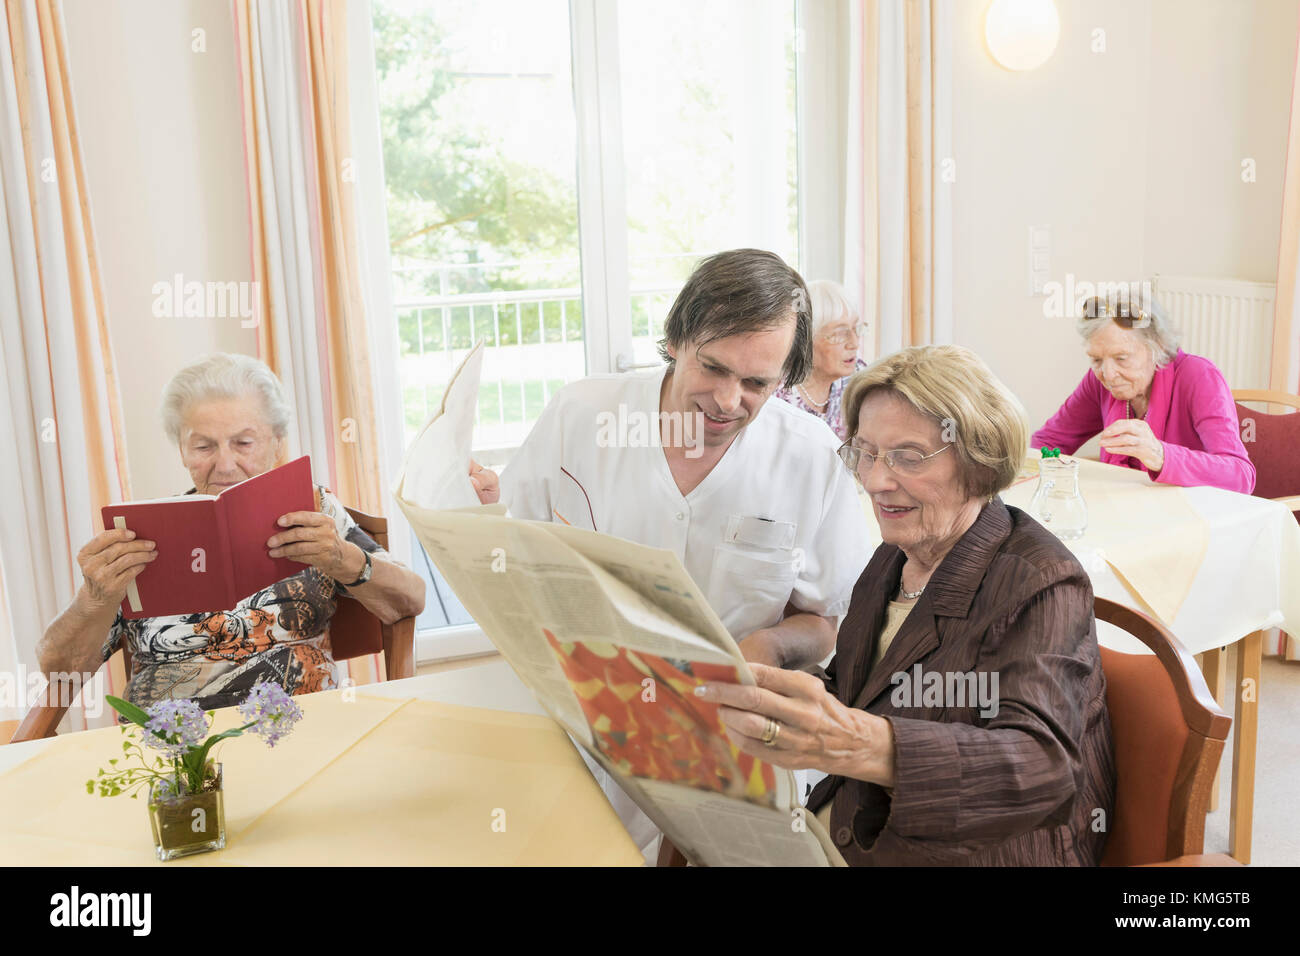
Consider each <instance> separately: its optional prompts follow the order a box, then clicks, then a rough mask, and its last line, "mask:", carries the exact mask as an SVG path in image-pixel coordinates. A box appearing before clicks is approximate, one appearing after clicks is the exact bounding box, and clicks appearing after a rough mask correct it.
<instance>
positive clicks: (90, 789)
mask: <svg viewBox="0 0 1300 956" xmlns="http://www.w3.org/2000/svg"><path fill="white" fill-rule="evenodd" d="M94 792H95V781H93V780H87V781H86V793H94Z"/></svg>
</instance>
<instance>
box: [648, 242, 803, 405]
mask: <svg viewBox="0 0 1300 956" xmlns="http://www.w3.org/2000/svg"><path fill="white" fill-rule="evenodd" d="M792 315H793V316H794V319H795V326H794V341H793V342H792V343H791V344H790V354H789V355H787V356H786V358H785V365H784V366H783V368H782V374H783V376H784V384H785V385H786V387H790V386H792V385H796V384H798V383H799V382H802V381H803V380H804V379H805V378H807V377H808V373H809V372H810V371H811V370H812V315H811V312H810V311H809V306H808V287H807V286H806V285H804V281H803V279H802V278H801V277H800V276H799V273H797V272H795V271H794V270H793V269H791V268H790V267H789V266H788V265H786V264H785V262H784V261H782V259H781V257H780V256H778V255H775V254H774V253H771V252H764V251H762V250H761V249H732V250H730V251H728V252H719V253H717V254H716V255H712V256H709V257H708V258H707V259H704V260H702V261H701V262H700V264H699V265H698V266H696V267H695V271H694V272H692V273H691V277H690V278H689V279H687V280H686V285H684V286H682V291H681V292H679V293H678V294H677V301H675V302H674V303H673V307H672V309H670V310H669V312H668V319H667V321H666V322H665V323H664V337H663V338H662V339H660V340H659V354H660V356H662V357H663V359H664V361H665V362H667V363H668V365H669V367H670V368H671V367H672V366H673V365H674V364H675V363H674V361H673V357H672V356H671V355H669V354H668V346H669V345H671V346H672V347H673V348H675V349H676V348H681V347H682V346H683V345H685V344H686V343H687V342H692V343H694V344H695V346H696V348H699V347H700V346H703V345H707V344H709V343H710V342H716V341H717V340H718V339H725V338H727V337H728V336H731V335H747V334H749V333H751V332H762V331H764V330H767V329H772V328H776V327H778V326H781V325H784V324H785V323H786V322H787V321H788V320H789V318H790V317H791V316H792Z"/></svg>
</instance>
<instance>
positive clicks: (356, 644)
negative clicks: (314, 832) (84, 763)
mask: <svg viewBox="0 0 1300 956" xmlns="http://www.w3.org/2000/svg"><path fill="white" fill-rule="evenodd" d="M347 511H348V514H350V515H351V516H352V520H353V521H355V522H356V523H357V524H358V525H359V526H360V527H361V530H363V531H365V532H366V534H368V535H370V537H372V538H374V539H375V541H376V542H377V543H378V544H379V546H380V547H381V548H384V549H385V550H387V548H388V519H387V518H381V517H377V516H375V515H368V514H366V513H365V512H364V511H357V510H355V509H353V508H348V509H347ZM330 650H331V654H332V655H333V657H334V659H335V660H336V661H345V660H349V659H350V658H353V657H360V656H361V655H363V654H376V653H378V652H380V651H383V652H384V671H385V676H386V677H387V679H388V680H398V679H399V678H403V677H414V676H415V619H414V618H410V617H405V618H402V619H401V620H400V621H397V622H396V623H394V624H384V623H383V622H382V621H380V620H379V618H377V617H375V615H374V614H372V613H371V612H370V611H368V610H366V607H365V605H364V604H362V603H361V602H360V601H353V600H351V599H346V598H345V599H343V600H340V601H339V602H338V606H337V607H336V608H335V611H334V616H333V617H332V618H331V619H330ZM121 654H122V657H123V662H124V663H125V665H126V673H127V674H130V673H131V654H130V651H129V650H128V649H127V647H126V646H125V644H123V646H122V648H121ZM50 699H51V695H48V694H47V700H46V702H43V703H37V704H36V705H35V706H33V707H32V709H31V710H30V711H28V712H27V716H26V717H24V718H23V720H22V722H21V723H20V724H19V725H18V729H17V730H16V731H14V733H13V738H12V741H10V740H9V738H8V737H2V736H0V743H6V742H12V743H18V742H19V741H23V740H38V739H42V738H45V737H53V736H54V735H55V732H56V728H57V727H58V725H59V721H61V720H62V719H63V715H64V713H66V712H67V709H68V708H67V707H66V706H64V707H60V706H58V705H57V704H52V703H50V702H49V700H50Z"/></svg>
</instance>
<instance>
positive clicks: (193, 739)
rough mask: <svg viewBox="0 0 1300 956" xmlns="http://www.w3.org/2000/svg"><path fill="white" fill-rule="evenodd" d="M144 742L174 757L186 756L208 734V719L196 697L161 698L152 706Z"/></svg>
mask: <svg viewBox="0 0 1300 956" xmlns="http://www.w3.org/2000/svg"><path fill="white" fill-rule="evenodd" d="M148 714H149V721H148V723H146V724H145V730H146V731H147V733H145V734H144V742H145V744H146V745H148V746H150V747H152V748H153V749H155V750H161V751H162V752H163V753H165V754H167V755H168V756H171V757H183V756H185V753H186V751H188V750H189V749H190V748H191V747H198V746H200V745H201V744H202V743H203V739H204V738H205V737H206V736H207V735H208V720H207V717H205V716H204V714H203V710H202V709H201V708H200V707H199V705H198V704H196V703H195V702H194V701H192V700H160V701H158V702H157V703H156V704H153V705H151V706H150V707H149V710H148Z"/></svg>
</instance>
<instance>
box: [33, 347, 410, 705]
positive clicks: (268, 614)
mask: <svg viewBox="0 0 1300 956" xmlns="http://www.w3.org/2000/svg"><path fill="white" fill-rule="evenodd" d="M162 411H163V422H164V426H165V428H166V430H167V435H168V437H169V438H170V439H171V440H172V441H173V442H175V443H176V445H177V447H178V448H179V450H180V455H181V461H182V463H184V465H185V467H186V469H187V470H188V471H189V473H190V478H191V479H192V480H193V482H194V487H193V488H191V489H190V490H189V491H188V492H186V494H195V493H198V494H206V495H215V494H219V493H220V492H221V491H223V490H224V489H226V488H229V487H231V486H232V485H235V484H237V483H239V482H241V481H244V480H246V479H248V478H253V477H255V476H257V475H260V474H262V473H263V472H265V471H268V470H270V469H271V468H274V467H276V466H277V465H278V464H282V463H283V460H284V457H285V453H286V451H287V449H286V442H285V435H286V433H287V431H288V425H289V417H290V409H289V406H288V404H287V403H286V402H285V399H284V394H283V391H282V389H281V386H280V381H279V379H277V378H276V377H275V375H274V374H273V373H272V372H271V370H270V369H269V368H267V366H266V365H264V364H263V363H262V362H259V361H258V360H257V359H254V358H250V357H248V356H245V355H226V354H218V355H213V356H210V357H208V358H206V359H204V360H202V361H200V362H198V363H197V364H194V365H191V366H189V367H188V368H185V369H182V370H181V371H180V372H178V373H177V374H176V376H175V377H174V378H173V379H172V380H171V382H170V383H168V385H167V387H166V389H165V390H164V392H163V406H162ZM317 498H318V500H319V502H320V510H319V511H315V512H312V511H296V512H291V513H290V514H287V515H283V516H281V518H280V525H281V526H282V527H283V528H284V530H283V531H281V532H278V533H277V534H275V535H273V536H272V537H271V538H270V539H269V540H268V541H267V543H266V547H267V549H268V553H269V554H270V555H271V557H273V558H279V557H286V558H292V559H293V560H295V561H299V562H301V563H302V564H304V565H305V567H304V568H303V570H302V571H301V572H299V573H298V574H295V575H293V576H292V577H288V578H285V579H283V580H281V581H277V582H276V583H275V584H272V585H271V586H269V587H267V588H265V589H263V590H261V591H258V592H257V593H255V594H251V595H249V596H248V597H247V598H245V599H244V600H242V601H240V602H239V604H237V605H236V606H235V607H233V608H231V609H230V610H228V611H218V612H211V613H201V614H179V615H174V616H169V617H151V618H140V619H138V620H132V621H128V620H125V619H124V618H123V617H122V613H121V611H120V605H121V603H122V599H123V597H124V596H125V595H126V590H127V585H128V584H129V583H130V582H131V581H133V580H134V579H135V577H136V576H137V575H138V574H139V573H140V572H141V571H143V570H144V568H145V567H146V566H147V565H148V564H149V562H151V561H153V560H154V558H155V557H157V552H156V550H155V546H154V542H152V541H141V540H136V539H135V538H134V535H133V532H131V531H127V530H118V529H113V530H110V531H105V532H103V533H102V534H98V535H96V536H95V537H93V538H91V539H90V541H89V542H88V543H87V544H86V546H85V547H84V548H82V549H81V551H80V552H79V553H78V555H77V562H78V563H79V564H80V565H81V573H82V578H83V583H82V585H81V588H80V589H79V590H78V591H77V594H76V597H75V598H74V599H73V601H72V604H71V606H70V607H69V608H68V609H67V610H66V611H64V612H63V614H62V615H60V616H59V617H58V618H57V619H55V621H54V622H53V623H52V624H51V625H50V626H49V628H48V629H47V630H46V631H45V635H44V637H42V639H41V641H40V644H39V645H38V646H37V655H38V657H39V660H40V666H41V669H42V670H43V671H45V672H46V673H50V672H53V671H62V672H80V673H86V672H93V671H96V670H98V669H99V665H100V663H101V662H103V661H106V660H108V658H109V657H110V656H111V655H112V654H113V652H114V651H115V650H117V648H118V647H119V646H120V645H121V644H122V642H123V641H125V642H126V645H127V646H128V647H129V648H130V651H131V674H130V675H129V677H130V681H129V683H128V684H127V691H126V696H127V698H128V699H130V700H131V701H132V702H133V703H135V704H137V705H138V706H140V707H148V706H149V705H150V704H152V703H155V702H156V701H159V700H164V699H167V698H180V697H193V698H197V700H198V703H199V706H200V707H202V708H204V709H211V708H215V707H225V706H229V705H231V704H236V703H239V702H242V701H243V699H244V697H245V696H246V695H247V693H248V690H249V689H250V688H251V687H252V685H253V684H254V683H255V682H257V681H258V680H259V679H266V680H271V681H274V682H275V683H276V684H279V685H280V686H281V687H283V688H284V689H285V690H286V691H288V692H289V693H291V694H305V693H311V692H312V691H318V690H328V689H330V688H332V687H335V686H337V683H338V681H337V677H336V672H335V666H334V660H333V658H332V656H331V654H330V641H329V623H330V618H331V617H332V616H333V614H334V608H335V605H336V602H337V601H338V600H339V598H341V597H344V596H346V597H348V598H349V599H355V600H358V601H360V602H361V603H362V604H364V605H365V606H366V608H367V609H368V610H370V611H372V612H374V614H375V615H376V616H378V617H379V618H380V619H381V620H383V621H384V622H385V623H391V622H393V621H397V620H399V619H400V618H403V617H406V616H409V615H415V614H418V613H419V612H420V611H421V610H422V609H423V608H424V585H423V582H422V581H421V579H420V577H419V576H418V575H417V574H415V573H414V572H412V571H410V570H408V569H406V568H404V567H402V566H401V565H400V564H398V563H396V562H395V561H393V560H392V559H391V558H390V557H389V555H388V553H387V552H386V551H384V550H383V549H381V548H380V547H379V545H378V544H377V543H376V542H375V541H374V540H373V539H372V538H371V537H370V536H369V535H367V534H366V533H365V532H364V531H362V530H361V529H360V528H359V527H358V526H357V525H356V523H355V522H354V521H353V520H352V519H351V517H349V515H348V513H347V511H346V510H344V508H343V505H342V504H340V503H339V501H338V499H336V498H335V497H334V495H332V494H331V493H330V492H329V491H328V490H327V489H325V488H322V487H320V486H317Z"/></svg>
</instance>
